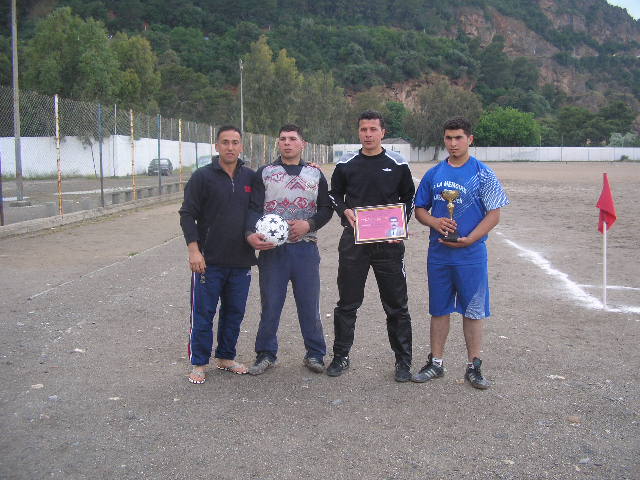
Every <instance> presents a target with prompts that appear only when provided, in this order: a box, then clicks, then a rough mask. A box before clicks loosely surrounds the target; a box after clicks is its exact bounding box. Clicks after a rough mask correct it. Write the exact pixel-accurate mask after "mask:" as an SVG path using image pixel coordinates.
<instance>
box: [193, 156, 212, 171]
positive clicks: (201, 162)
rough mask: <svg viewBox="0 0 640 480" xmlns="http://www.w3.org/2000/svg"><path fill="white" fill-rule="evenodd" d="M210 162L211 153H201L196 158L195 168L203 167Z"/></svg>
mask: <svg viewBox="0 0 640 480" xmlns="http://www.w3.org/2000/svg"><path fill="white" fill-rule="evenodd" d="M210 163H211V155H203V156H201V157H198V158H197V159H196V168H200V167H204V166H205V165H209V164H210Z"/></svg>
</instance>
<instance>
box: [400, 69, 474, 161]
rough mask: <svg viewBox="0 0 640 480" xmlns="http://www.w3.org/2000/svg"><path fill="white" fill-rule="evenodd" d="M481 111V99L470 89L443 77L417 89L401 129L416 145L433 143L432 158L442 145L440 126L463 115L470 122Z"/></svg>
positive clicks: (435, 157) (431, 144) (424, 146)
mask: <svg viewBox="0 0 640 480" xmlns="http://www.w3.org/2000/svg"><path fill="white" fill-rule="evenodd" d="M481 113H482V102H481V101H480V98H479V97H478V96H477V95H476V94H475V93H473V92H469V91H467V90H464V89H463V88H460V87H456V86H452V85H450V84H449V82H448V81H447V80H444V79H443V80H439V81H437V82H436V83H435V84H433V85H427V86H424V87H422V88H420V89H419V90H418V92H417V98H416V107H415V110H414V111H412V112H411V113H410V114H409V115H407V117H406V119H405V123H404V129H405V132H407V135H409V138H410V139H411V144H412V145H414V146H416V147H418V148H426V147H429V146H435V147H436V150H435V152H434V160H435V159H437V157H438V151H439V149H440V148H441V146H442V126H443V125H444V123H445V122H446V121H447V120H448V119H450V118H451V117H455V116H463V117H466V118H467V119H468V120H469V121H470V122H471V123H472V124H474V123H475V122H476V121H477V120H478V118H480V114H481Z"/></svg>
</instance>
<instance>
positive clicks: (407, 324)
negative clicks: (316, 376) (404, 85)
mask: <svg viewBox="0 0 640 480" xmlns="http://www.w3.org/2000/svg"><path fill="white" fill-rule="evenodd" d="M384 133H385V129H384V119H383V118H382V115H380V113H378V112H374V111H366V112H363V113H362V114H361V115H360V118H359V119H358V135H359V137H360V141H361V142H362V148H361V149H360V151H359V152H358V153H357V154H355V155H354V154H347V155H345V156H343V157H342V158H341V159H340V161H339V162H338V163H337V164H336V168H335V170H334V171H333V175H332V177H331V191H330V192H329V195H330V197H331V201H332V203H333V207H334V209H335V211H336V212H338V215H340V217H341V219H342V226H343V227H344V231H343V232H342V237H341V238H340V243H339V245H338V294H339V296H340V298H339V300H338V304H337V306H336V308H335V310H334V316H333V322H334V330H335V331H334V337H335V338H334V343H333V355H334V356H333V360H332V362H331V365H329V367H328V368H327V375H329V376H332V377H337V376H338V375H341V374H342V373H343V372H344V371H345V370H346V369H347V368H349V351H350V349H351V346H352V345H353V338H354V333H355V326H356V315H357V311H358V308H359V307H360V305H362V301H363V299H364V286H365V282H366V280H367V275H368V273H369V267H372V268H373V273H374V274H375V276H376V280H377V282H378V291H379V292H380V300H381V301H382V307H383V308H384V311H385V313H386V315H387V332H388V335H389V343H390V344H391V349H392V350H393V352H394V353H395V358H396V369H395V379H396V381H398V382H407V381H409V380H410V379H411V372H410V368H411V340H412V338H411V317H410V316H409V310H408V307H407V302H408V298H407V280H406V276H405V269H404V244H403V243H402V240H391V241H386V242H377V243H366V244H356V243H355V238H354V228H353V227H354V224H355V221H356V217H355V214H354V211H353V209H354V208H355V207H368V206H375V205H388V204H396V203H404V204H405V206H406V215H407V218H406V219H405V225H406V224H407V222H408V220H409V217H410V216H411V212H412V210H413V196H414V194H415V185H414V184H413V178H412V176H411V171H410V170H409V166H408V164H407V162H406V161H405V160H404V158H403V157H402V156H401V155H399V154H397V153H395V152H391V151H387V150H385V149H384V148H383V147H382V138H383V137H384Z"/></svg>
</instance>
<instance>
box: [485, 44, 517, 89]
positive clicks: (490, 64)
mask: <svg viewBox="0 0 640 480" xmlns="http://www.w3.org/2000/svg"><path fill="white" fill-rule="evenodd" d="M503 49H504V38H503V37H501V36H500V35H496V36H495V37H494V38H493V41H492V42H491V43H490V44H489V45H487V47H486V48H485V49H484V50H482V53H481V54H480V79H479V81H480V82H481V83H483V84H485V85H487V86H488V87H489V88H500V87H504V88H509V87H510V86H511V85H513V72H512V70H511V60H509V57H508V56H507V54H506V53H504V51H503Z"/></svg>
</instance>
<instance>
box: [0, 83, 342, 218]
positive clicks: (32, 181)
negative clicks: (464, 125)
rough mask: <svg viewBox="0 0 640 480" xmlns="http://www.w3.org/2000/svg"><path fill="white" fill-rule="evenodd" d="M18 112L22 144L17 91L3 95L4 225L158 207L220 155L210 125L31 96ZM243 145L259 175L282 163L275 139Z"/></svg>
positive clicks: (321, 157)
mask: <svg viewBox="0 0 640 480" xmlns="http://www.w3.org/2000/svg"><path fill="white" fill-rule="evenodd" d="M19 110H20V138H19V140H17V139H16V138H15V137H14V120H13V118H14V115H13V90H12V89H11V88H7V87H0V162H1V163H0V174H1V176H0V214H1V215H0V224H2V225H4V224H9V223H15V222H19V221H24V220H30V219H34V218H41V217H47V216H53V215H64V214H68V213H71V212H75V211H80V210H87V209H91V208H96V207H100V206H106V205H110V204H114V203H123V202H128V201H135V200H137V199H140V198H144V197H149V196H158V198H159V199H160V198H161V196H162V195H163V194H166V193H173V192H177V191H180V190H181V189H182V188H183V185H184V183H185V182H186V181H187V180H188V178H189V176H190V175H191V172H192V171H193V170H194V169H195V168H198V167H199V166H202V165H204V164H207V163H209V162H210V161H211V157H212V156H213V155H215V154H216V153H217V152H216V151H215V138H216V127H215V126H213V125H208V124H203V123H198V122H192V121H187V120H182V119H175V118H167V117H162V116H160V115H148V114H144V113H138V112H133V111H131V110H127V109H122V108H119V107H118V106H117V105H110V106H106V105H99V104H95V103H89V102H81V101H76V100H68V99H61V98H58V97H57V96H54V97H50V96H46V95H40V94H37V93H33V92H28V91H20V108H19ZM243 142H244V153H243V155H242V158H243V159H244V160H245V161H246V162H247V164H248V165H249V166H250V167H252V168H254V169H256V168H258V167H259V166H260V165H264V164H265V163H269V162H271V161H273V160H275V158H276V157H277V144H276V138H274V137H270V136H267V135H259V134H254V133H245V135H244V138H243ZM16 158H19V164H20V168H19V169H18V171H17V170H16V166H17V162H16ZM154 159H155V161H154ZM157 159H160V161H158V160H157ZM304 159H305V160H307V161H314V162H316V163H319V164H323V163H327V162H330V161H331V148H330V147H329V146H327V145H315V144H308V145H307V148H306V149H305V151H304ZM158 165H159V166H158ZM20 171H21V173H22V175H20Z"/></svg>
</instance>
